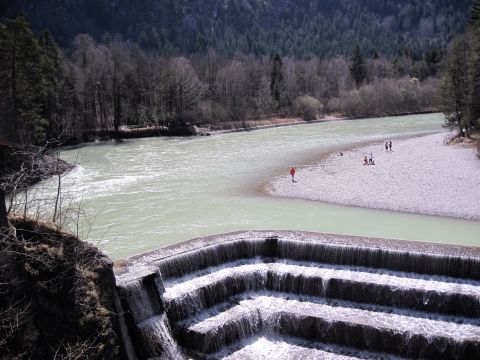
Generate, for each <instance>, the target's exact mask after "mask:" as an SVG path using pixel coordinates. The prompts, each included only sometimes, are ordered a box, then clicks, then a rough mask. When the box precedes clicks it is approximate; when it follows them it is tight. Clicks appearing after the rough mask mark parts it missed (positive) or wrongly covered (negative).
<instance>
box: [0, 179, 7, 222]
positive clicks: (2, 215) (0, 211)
mask: <svg viewBox="0 0 480 360" xmlns="http://www.w3.org/2000/svg"><path fill="white" fill-rule="evenodd" d="M6 227H8V217H7V208H6V207H5V192H4V191H3V189H1V188H0V228H6Z"/></svg>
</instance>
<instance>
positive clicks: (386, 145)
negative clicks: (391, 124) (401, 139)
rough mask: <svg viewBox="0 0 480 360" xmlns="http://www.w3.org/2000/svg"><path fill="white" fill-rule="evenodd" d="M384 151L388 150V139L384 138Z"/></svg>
mask: <svg viewBox="0 0 480 360" xmlns="http://www.w3.org/2000/svg"><path fill="white" fill-rule="evenodd" d="M385 151H388V141H387V140H385Z"/></svg>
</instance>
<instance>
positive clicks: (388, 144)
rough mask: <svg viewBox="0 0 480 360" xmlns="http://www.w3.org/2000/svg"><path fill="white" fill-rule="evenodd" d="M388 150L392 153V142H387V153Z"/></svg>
mask: <svg viewBox="0 0 480 360" xmlns="http://www.w3.org/2000/svg"><path fill="white" fill-rule="evenodd" d="M388 149H390V151H392V140H390V141H387V140H385V151H388Z"/></svg>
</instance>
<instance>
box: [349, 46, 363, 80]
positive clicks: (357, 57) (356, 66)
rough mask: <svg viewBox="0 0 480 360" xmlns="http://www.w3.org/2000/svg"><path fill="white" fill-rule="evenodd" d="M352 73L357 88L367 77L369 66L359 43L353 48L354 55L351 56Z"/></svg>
mask: <svg viewBox="0 0 480 360" xmlns="http://www.w3.org/2000/svg"><path fill="white" fill-rule="evenodd" d="M350 75H351V76H352V79H353V80H354V81H355V85H356V86H357V88H358V87H360V85H362V83H363V81H364V80H365V79H366V77H367V67H366V65H365V60H364V59H363V55H362V51H361V50H360V46H358V45H356V46H355V47H354V48H353V52H352V56H351V58H350Z"/></svg>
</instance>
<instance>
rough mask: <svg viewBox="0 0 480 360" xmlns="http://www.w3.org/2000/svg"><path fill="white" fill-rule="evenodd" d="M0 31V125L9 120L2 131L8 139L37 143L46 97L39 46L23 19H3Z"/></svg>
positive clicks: (43, 123)
mask: <svg viewBox="0 0 480 360" xmlns="http://www.w3.org/2000/svg"><path fill="white" fill-rule="evenodd" d="M0 33H1V34H0V49H2V50H1V51H0V63H1V64H2V69H1V70H0V72H1V73H0V78H1V80H0V92H1V93H0V96H1V97H2V99H3V101H2V104H1V105H2V109H1V110H2V115H1V116H2V118H3V119H2V124H5V123H6V122H7V123H8V122H10V124H11V125H6V130H7V131H6V132H7V133H8V135H9V136H10V138H11V139H12V140H14V141H17V142H19V143H21V144H40V143H42V142H44V141H45V139H46V129H47V126H48V121H47V119H46V118H45V117H44V116H43V114H42V102H43V101H44V99H45V97H46V89H45V82H44V78H43V75H42V49H41V47H40V45H39V43H38V41H37V40H36V39H35V37H34V35H33V33H32V31H31V30H30V27H29V25H28V23H27V21H26V20H25V19H24V18H17V19H15V20H9V21H7V22H6V24H5V25H3V26H2V27H1V28H0ZM3 64H6V66H3Z"/></svg>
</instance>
